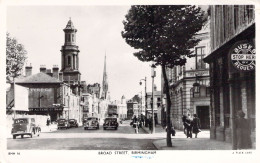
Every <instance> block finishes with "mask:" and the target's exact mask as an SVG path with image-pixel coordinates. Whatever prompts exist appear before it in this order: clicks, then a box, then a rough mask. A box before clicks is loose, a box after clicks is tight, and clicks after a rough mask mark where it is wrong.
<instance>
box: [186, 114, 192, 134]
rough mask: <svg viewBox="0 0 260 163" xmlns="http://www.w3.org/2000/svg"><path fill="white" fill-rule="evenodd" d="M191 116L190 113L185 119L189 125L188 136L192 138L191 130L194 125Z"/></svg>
mask: <svg viewBox="0 0 260 163" xmlns="http://www.w3.org/2000/svg"><path fill="white" fill-rule="evenodd" d="M191 122H192V120H191V117H190V114H188V117H187V119H186V121H185V124H186V125H187V126H186V128H187V138H189V137H190V138H192V133H191V130H192V125H191Z"/></svg>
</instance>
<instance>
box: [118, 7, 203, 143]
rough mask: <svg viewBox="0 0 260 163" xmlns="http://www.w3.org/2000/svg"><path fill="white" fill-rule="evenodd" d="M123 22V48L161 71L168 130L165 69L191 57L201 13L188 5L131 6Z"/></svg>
mask: <svg viewBox="0 0 260 163" xmlns="http://www.w3.org/2000/svg"><path fill="white" fill-rule="evenodd" d="M125 18H126V20H124V21H123V24H124V31H122V33H121V34H122V37H123V38H124V39H125V41H126V43H127V44H129V45H130V46H131V47H134V48H135V49H139V51H138V52H136V53H134V56H136V57H137V58H138V59H139V60H140V61H143V62H149V61H152V62H154V64H155V66H158V65H160V66H161V67H162V74H163V78H164V87H165V93H166V99H167V111H166V115H167V119H166V123H167V128H168V129H169V128H171V122H170V108H171V100H170V93H169V85H168V79H167V75H166V69H167V68H173V67H174V66H177V65H180V66H182V65H184V64H185V63H186V57H192V53H193V51H192V50H191V49H192V48H194V46H196V45H197V44H198V42H199V41H200V39H197V38H196V37H195V34H196V33H197V32H198V31H199V30H201V28H202V26H203V24H204V23H205V21H206V19H205V15H204V11H202V10H201V8H200V7H196V6H191V5H179V6H173V5H172V6H166V5H164V6H131V8H130V10H129V11H128V13H127V15H126V16H125ZM167 146H168V147H171V146H172V142H171V133H170V130H167Z"/></svg>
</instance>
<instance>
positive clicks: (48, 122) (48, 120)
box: [46, 118, 51, 126]
mask: <svg viewBox="0 0 260 163" xmlns="http://www.w3.org/2000/svg"><path fill="white" fill-rule="evenodd" d="M50 123H51V121H50V119H49V118H48V119H47V122H46V125H47V126H49V125H50Z"/></svg>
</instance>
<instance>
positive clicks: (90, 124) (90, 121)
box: [83, 117, 99, 130]
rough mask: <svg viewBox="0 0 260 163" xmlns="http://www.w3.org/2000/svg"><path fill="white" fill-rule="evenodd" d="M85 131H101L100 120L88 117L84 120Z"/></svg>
mask: <svg viewBox="0 0 260 163" xmlns="http://www.w3.org/2000/svg"><path fill="white" fill-rule="evenodd" d="M83 125H84V130H87V129H91V128H95V129H99V120H98V118H97V117H87V118H84V120H83Z"/></svg>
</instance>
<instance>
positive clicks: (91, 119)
mask: <svg viewBox="0 0 260 163" xmlns="http://www.w3.org/2000/svg"><path fill="white" fill-rule="evenodd" d="M87 120H88V121H95V120H97V118H88V119H87Z"/></svg>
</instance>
